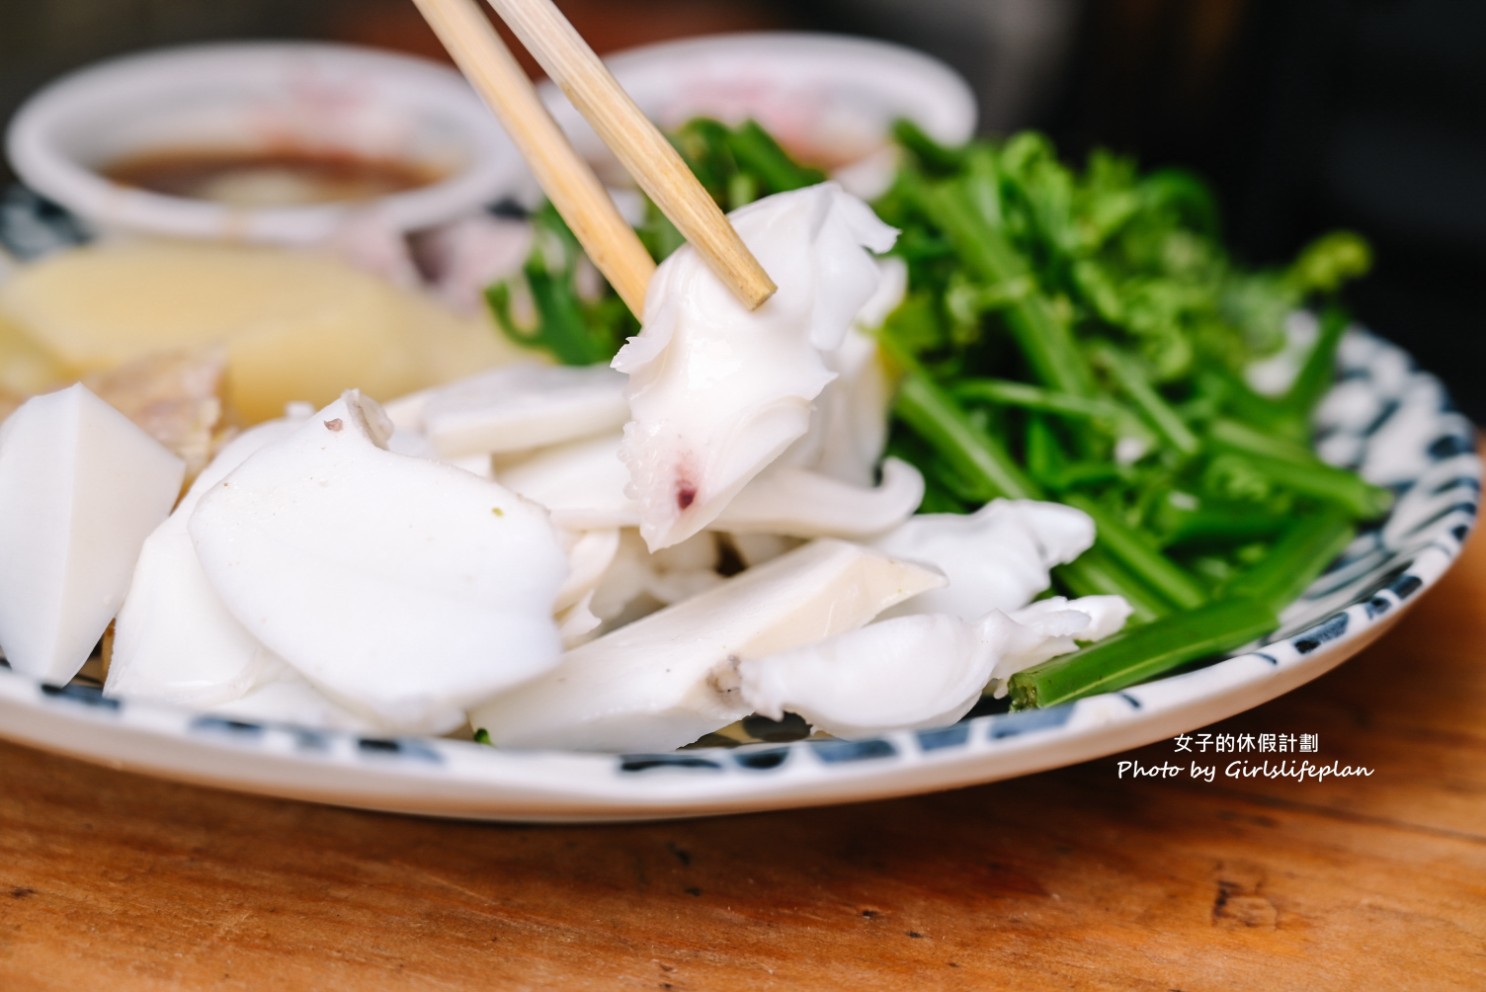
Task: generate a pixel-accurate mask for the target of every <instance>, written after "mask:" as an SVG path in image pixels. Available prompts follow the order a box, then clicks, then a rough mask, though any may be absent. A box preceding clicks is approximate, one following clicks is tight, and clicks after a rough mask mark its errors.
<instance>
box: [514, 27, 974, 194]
mask: <svg viewBox="0 0 1486 992" xmlns="http://www.w3.org/2000/svg"><path fill="white" fill-rule="evenodd" d="M604 63H605V65H607V66H608V67H609V70H610V71H611V72H612V73H613V74H614V78H615V79H617V80H618V81H619V83H620V85H621V86H623V87H624V89H625V91H626V92H628V93H629V95H630V96H631V97H633V98H634V101H635V103H636V104H638V105H639V107H640V109H641V110H643V111H644V112H645V114H646V116H648V117H649V118H650V119H651V120H653V121H655V122H656V123H657V124H659V125H660V126H661V127H662V128H663V129H667V128H674V127H677V126H679V125H681V124H684V123H685V122H686V121H688V120H690V119H691V118H693V117H698V116H706V117H715V118H718V119H720V120H723V121H725V122H727V123H729V124H737V123H741V122H742V121H744V120H748V119H753V120H756V121H758V122H759V123H760V124H762V125H763V126H764V127H765V129H767V130H768V131H769V132H770V133H771V134H772V135H773V136H774V137H775V138H776V139H777V140H778V141H779V142H780V144H781V145H783V146H784V148H785V149H786V150H787V151H789V152H790V153H791V154H792V155H793V156H794V157H795V158H797V159H799V160H801V161H804V162H805V163H807V164H810V165H814V166H817V167H819V168H823V169H825V170H827V171H829V172H831V173H832V174H833V175H834V176H835V177H836V178H837V179H839V180H841V181H842V182H843V183H844V184H845V185H847V186H848V187H849V188H852V189H853V191H855V192H858V193H859V194H861V195H864V196H871V195H875V194H877V193H880V192H881V191H882V187H883V186H885V184H886V181H887V180H888V179H890V178H891V175H892V166H893V160H892V158H891V151H890V149H889V148H888V137H889V134H890V131H891V128H892V124H893V122H894V121H896V120H898V119H899V118H904V117H906V118H909V119H911V120H913V121H915V122H916V123H917V124H918V125H919V126H920V127H922V128H923V129H924V130H925V131H926V132H928V133H929V134H930V135H932V136H933V137H935V138H937V139H939V140H940V141H943V142H946V143H951V144H958V143H960V142H963V141H966V140H968V139H969V138H970V137H971V136H972V135H974V134H975V128H976V121H977V110H976V100H975V94H974V93H973V92H972V91H971V89H970V86H969V84H968V83H966V82H965V80H964V79H963V78H962V77H961V76H960V75H959V74H958V73H956V72H955V70H953V69H951V68H950V67H949V66H948V65H946V64H945V63H943V62H941V61H939V60H938V59H936V58H933V57H932V56H929V55H926V54H924V53H922V52H918V51H914V50H913V49H909V48H904V47H902V46H900V45H894V44H891V43H889V42H885V41H877V40H873V39H868V38H851V37H846V36H844V35H827V34H814V33H809V32H790V31H769V32H757V33H747V34H719V35H711V36H707V37H702V38H690V39H684V40H681V41H668V42H663V43H660V44H655V45H644V46H641V47H638V48H631V49H627V50H625V51H620V52H614V53H612V54H609V55H606V56H605V57H604ZM542 92H543V97H544V99H545V100H546V102H547V105H548V107H549V109H551V111H552V113H553V116H554V117H555V118H556V119H557V122H558V123H559V124H560V125H561V126H562V128H563V130H564V131H566V132H567V133H568V136H569V137H570V138H571V139H572V140H573V144H574V146H575V147H576V148H577V149H578V151H579V153H580V154H582V155H583V156H584V157H585V158H587V159H589V160H590V161H592V162H594V163H595V165H596V166H597V167H598V169H599V171H600V174H601V175H604V176H605V177H606V178H609V177H613V176H617V175H618V173H616V172H615V169H616V168H617V164H615V163H613V161H612V158H611V157H610V155H609V152H608V150H607V149H606V148H605V147H604V145H603V143H602V142H601V141H600V140H599V138H598V135H597V134H595V133H594V131H593V129H592V128H590V127H589V126H588V124H587V122H585V121H584V120H583V118H582V117H581V116H579V114H578V112H577V111H576V110H574V109H573V107H572V105H571V104H570V103H568V101H567V99H566V97H564V96H563V95H562V94H561V92H560V91H559V90H558V89H557V87H556V86H554V85H553V84H552V83H551V82H547V83H543V84H542Z"/></svg>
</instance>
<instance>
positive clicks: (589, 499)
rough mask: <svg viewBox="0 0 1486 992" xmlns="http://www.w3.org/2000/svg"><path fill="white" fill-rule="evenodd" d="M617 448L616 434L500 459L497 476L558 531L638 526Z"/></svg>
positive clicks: (601, 435)
mask: <svg viewBox="0 0 1486 992" xmlns="http://www.w3.org/2000/svg"><path fill="white" fill-rule="evenodd" d="M619 444H620V435H619V433H618V432H617V431H615V432H612V433H608V434H600V435H597V436H595V437H589V438H583V439H581V440H577V441H569V442H567V443H565V444H554V445H551V446H550V447H546V448H542V449H541V450H540V451H535V452H533V453H531V454H529V455H524V456H522V457H519V458H515V459H502V460H501V462H500V464H499V466H498V467H497V471H496V477H497V478H499V479H500V481H501V485H503V486H505V487H506V488H508V489H510V490H512V491H513V492H518V493H520V494H521V495H522V496H525V497H526V498H527V499H529V500H532V501H533V502H536V503H540V504H541V505H542V506H544V507H546V508H547V510H548V512H550V513H551V514H552V522H553V523H554V524H556V525H557V526H559V527H564V528H567V529H569V530H607V529H612V528H615V527H637V526H639V523H640V508H639V505H638V504H636V503H635V501H634V500H633V499H631V498H630V497H629V496H627V495H626V494H625V488H626V487H627V486H628V485H629V475H628V474H627V473H626V472H625V469H624V463H623V462H621V461H620V460H619Z"/></svg>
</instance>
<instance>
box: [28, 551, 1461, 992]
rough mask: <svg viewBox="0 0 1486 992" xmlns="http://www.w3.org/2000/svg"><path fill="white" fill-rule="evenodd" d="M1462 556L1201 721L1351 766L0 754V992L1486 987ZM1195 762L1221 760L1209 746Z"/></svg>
mask: <svg viewBox="0 0 1486 992" xmlns="http://www.w3.org/2000/svg"><path fill="white" fill-rule="evenodd" d="M1483 634H1486V542H1483V541H1482V540H1477V541H1475V542H1474V544H1473V545H1472V546H1471V547H1470V548H1469V549H1468V550H1467V553H1466V555H1465V556H1464V558H1463V559H1462V561H1461V562H1460V563H1459V564H1458V565H1457V566H1456V568H1455V570H1454V571H1453V572H1452V573H1451V574H1450V575H1449V576H1447V578H1446V579H1445V580H1444V582H1443V583H1442V584H1441V585H1440V587H1438V588H1437V589H1435V590H1433V591H1432V592H1431V593H1430V594H1428V595H1427V597H1426V598H1425V599H1424V601H1423V602H1421V603H1420V604H1419V605H1418V607H1417V608H1416V610H1415V611H1414V612H1413V613H1412V614H1411V615H1410V616H1409V617H1408V618H1407V619H1406V620H1405V621H1404V622H1403V623H1402V624H1401V625H1400V626H1399V627H1398V628H1397V629H1395V630H1394V631H1393V632H1392V633H1391V634H1389V635H1388V636H1387V637H1386V638H1385V639H1384V640H1383V641H1381V642H1380V643H1379V644H1377V645H1375V646H1374V647H1372V648H1371V649H1369V650H1368V651H1367V652H1365V653H1364V654H1362V655H1360V656H1359V657H1357V658H1355V659H1353V660H1352V661H1350V662H1348V663H1347V664H1345V665H1343V666H1342V667H1341V668H1340V669H1338V670H1337V671H1335V672H1333V673H1332V674H1330V675H1328V676H1326V677H1324V678H1322V679H1320V680H1319V681H1317V682H1315V683H1312V684H1311V685H1308V686H1306V687H1304V688H1303V689H1301V690H1298V691H1296V692H1294V693H1292V694H1290V695H1289V696H1286V697H1284V698H1282V699H1280V700H1277V701H1275V702H1273V703H1270V704H1268V705H1265V706H1263V707H1261V708H1259V709H1256V710H1253V711H1251V712H1249V713H1247V714H1244V715H1242V716H1240V717H1237V718H1235V719H1232V720H1228V721H1224V722H1223V723H1222V724H1219V725H1217V726H1215V727H1212V728H1207V729H1209V730H1211V731H1214V732H1232V733H1244V732H1249V733H1255V734H1258V733H1294V734H1301V733H1308V734H1317V735H1318V737H1319V745H1320V753H1319V755H1316V756H1315V757H1316V758H1318V759H1320V760H1322V761H1325V762H1330V761H1332V760H1339V761H1341V762H1342V763H1343V764H1346V765H1359V766H1366V767H1368V768H1371V769H1373V772H1374V774H1373V775H1372V776H1371V777H1369V778H1351V779H1337V780H1332V781H1328V782H1324V783H1318V782H1314V781H1308V782H1297V781H1294V780H1288V779H1281V780H1273V781H1269V780H1265V779H1246V780H1237V781H1231V780H1230V781H1225V780H1224V779H1223V778H1221V777H1219V779H1218V780H1217V781H1216V782H1215V783H1213V784H1208V783H1205V782H1201V781H1193V780H1192V779H1191V778H1190V777H1188V776H1185V775H1184V776H1183V777H1181V778H1178V779H1170V780H1160V779H1140V780H1136V781H1132V780H1130V779H1128V778H1126V779H1124V780H1121V779H1119V778H1118V777H1117V768H1118V765H1117V762H1118V761H1119V760H1130V759H1132V758H1135V759H1139V760H1141V761H1144V762H1147V763H1151V764H1159V763H1161V762H1163V761H1167V760H1182V761H1186V760H1187V759H1188V758H1189V757H1190V756H1187V755H1175V754H1173V749H1174V745H1173V743H1172V742H1169V741H1168V742H1163V743H1161V744H1158V745H1155V746H1152V747H1150V748H1146V749H1143V750H1141V751H1138V752H1134V753H1132V754H1129V755H1122V756H1119V757H1118V758H1109V759H1103V760H1099V761H1094V762H1090V763H1088V764H1084V765H1080V766H1078V767H1074V768H1068V769H1063V770H1060V771H1056V772H1051V773H1046V774H1042V775H1037V776H1033V777H1029V778H1024V779H1020V780H1017V781H1011V782H1004V783H999V784H996V785H990V786H981V787H977V788H971V789H964V790H961V791H957V792H951V793H945V794H940V795H932V796H925V797H920V798H914V799H906V800H898V801H892V802H882V803H875V804H865V805H854V806H843V807H836V808H831V809H816V810H804V811H796V812H788V813H777V814H759V815H752V816H739V817H732V818H727V819H719V820H704V821H689V822H676V823H662V824H647V825H626V826H598V827H593V826H583V827H527V826H491V825H481V824H466V823H452V822H440V821H433V820H420V819H415V818H411V817H399V816H389V815H380V814H371V813H359V812H352V811H346V810H339V809H331V808H323V807H317V806H312V805H307V804H303V803H296V802H288V801H276V800H269V799H260V798H253V797H247V796H239V795H234V794H230V793H226V792H218V791H213V790H207V789H198V788H192V787H187V786H182V785H176V784H172V783H168V782H161V781H154V780H151V779H147V778H142V777H137V776H132V775H126V774H121V773H117V772H111V771H108V770H106V769H103V768H97V767H93V766H90V765H85V764H81V763H78V762H74V761H70V760H66V759H63V758H57V757H52V756H49V755H45V754H41V753H38V752H34V751H30V750H27V749H25V748H21V747H16V746H13V745H9V744H0V989H3V990H5V992H29V990H32V989H57V990H76V989H87V988H100V989H104V990H107V992H131V990H145V989H222V990H226V989H243V990H258V989H574V990H583V989H657V990H661V989H671V990H678V992H679V990H709V989H748V990H766V989H850V990H855V989H864V990H870V989H920V988H923V989H977V990H978V989H996V988H1008V989H1139V990H1144V989H1150V990H1156V992H1166V990H1172V989H1177V990H1182V992H1204V990H1224V992H1226V990H1235V989H1266V990H1284V989H1306V990H1329V989H1338V990H1378V989H1389V990H1392V989H1431V990H1432V989H1461V990H1467V989H1468V990H1478V989H1482V988H1486V651H1483V643H1482V642H1483ZM1217 757H1218V756H1214V760H1216V758H1217Z"/></svg>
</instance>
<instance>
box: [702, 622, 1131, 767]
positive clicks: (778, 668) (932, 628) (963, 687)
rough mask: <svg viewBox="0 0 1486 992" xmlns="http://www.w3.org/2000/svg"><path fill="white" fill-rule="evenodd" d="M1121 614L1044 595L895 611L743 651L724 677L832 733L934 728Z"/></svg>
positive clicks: (752, 698)
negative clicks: (1021, 604) (979, 611)
mask: <svg viewBox="0 0 1486 992" xmlns="http://www.w3.org/2000/svg"><path fill="white" fill-rule="evenodd" d="M1089 600H1096V601H1097V602H1089ZM1111 601H1113V602H1111ZM1128 615H1129V607H1128V605H1126V604H1125V602H1124V600H1122V599H1120V598H1119V597H1118V596H1095V597H1088V598H1087V599H1085V600H1074V601H1072V602H1069V601H1067V600H1062V599H1056V600H1045V601H1042V602H1038V603H1034V604H1032V605H1031V606H1029V607H1026V608H1025V609H1022V610H1017V611H1014V612H1012V613H1010V614H1007V613H1003V612H1002V611H1000V610H991V611H990V612H988V613H987V614H986V615H985V616H983V617H981V618H980V619H979V620H977V621H967V620H963V619H961V618H960V617H957V616H951V615H949V614H944V613H934V614H917V615H913V616H901V617H895V618H892V619H888V620H882V621H879V622H877V623H874V624H870V625H868V626H866V627H862V628H860V629H858V630H853V631H848V632H847V633H844V634H839V635H837V636H836V637H832V638H829V639H827V640H825V641H822V642H820V643H817V644H809V645H805V646H803V647H799V648H795V649H794V650H791V651H785V652H781V653H779V654H775V655H770V656H767V657H761V658H744V659H741V660H739V661H738V662H737V664H736V665H735V666H734V669H733V672H732V674H731V677H730V678H724V679H723V682H724V684H735V685H736V686H737V688H738V691H739V693H740V694H741V695H742V696H743V698H744V699H745V700H746V701H747V702H748V704H749V705H750V706H751V707H752V708H753V709H754V710H755V711H756V712H758V713H759V714H761V715H763V716H768V717H772V718H774V719H778V718H780V717H782V716H783V715H784V713H785V712H786V711H788V712H793V713H797V714H799V715H800V716H801V717H802V718H804V720H805V721H806V722H807V723H809V724H810V725H811V727H813V728H814V729H815V730H818V731H823V732H825V733H828V734H831V735H832V736H835V737H843V738H852V737H863V736H868V735H871V734H879V733H886V732H888V731H892V730H912V729H921V728H929V727H941V726H946V725H948V724H951V723H954V722H955V721H956V720H958V719H959V718H960V717H962V716H964V715H965V714H966V713H967V712H969V711H970V708H971V707H972V706H974V705H975V702H976V700H978V699H980V697H981V695H982V693H983V692H984V691H985V689H986V686H987V685H988V684H996V685H1001V684H1004V680H1005V679H1007V678H1010V677H1011V675H1013V674H1015V673H1016V672H1018V671H1021V670H1022V669H1023V668H1028V667H1030V666H1032V665H1035V664H1037V663H1039V662H1042V661H1046V660H1047V659H1048V658H1053V657H1056V656H1058V655H1060V654H1067V653H1069V652H1071V651H1074V650H1077V647H1078V644H1077V642H1079V641H1093V640H1098V639H1100V638H1102V637H1106V636H1108V635H1109V634H1110V633H1113V631H1114V630H1116V629H1118V628H1119V626H1120V625H1121V624H1123V623H1124V621H1125V618H1126V616H1128Z"/></svg>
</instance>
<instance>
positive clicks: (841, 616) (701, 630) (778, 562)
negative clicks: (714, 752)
mask: <svg viewBox="0 0 1486 992" xmlns="http://www.w3.org/2000/svg"><path fill="white" fill-rule="evenodd" d="M942 581H943V579H942V577H941V576H940V575H939V574H938V573H936V572H933V571H930V570H928V569H924V568H920V567H918V566H916V565H911V564H908V563H905V562H900V561H895V560H893V559H891V558H888V557H887V556H885V555H882V554H878V553H876V552H873V551H870V550H868V549H866V548H862V547H860V546H857V545H853V544H847V543H844V542H840V541H830V540H823V541H816V542H814V543H812V544H808V545H805V546H804V547H801V548H799V549H796V550H795V551H792V552H790V553H789V554H787V555H784V556H782V557H780V558H776V559H774V560H773V561H771V562H768V563H767V564H764V565H760V566H759V567H757V568H754V569H749V570H748V571H745V572H742V573H740V574H739V575H737V576H734V577H733V578H731V579H729V580H727V581H726V582H724V583H722V584H721V585H719V586H717V587H716V588H714V589H711V590H709V591H707V592H704V593H702V594H701V595H699V596H696V597H694V598H692V599H688V600H684V601H682V602H680V603H677V604H676V605H674V606H671V607H668V608H666V609H664V610H661V611H660V612H658V613H654V614H651V615H650V616H648V617H645V618H644V619H641V620H637V621H635V622H634V623H632V624H629V625H627V626H624V627H621V628H619V629H618V630H615V631H613V632H612V633H609V634H606V635H604V636H603V637H600V638H598V639H597V640H594V641H591V642H589V643H588V644H585V645H583V646H582V647H579V648H577V649H575V650H573V651H570V652H569V653H568V654H566V655H564V656H563V659H562V662H561V664H559V665H558V666H557V667H556V668H554V669H553V670H552V671H550V672H548V673H547V674H545V675H543V676H541V677H539V678H537V679H534V680H533V681H531V682H528V683H527V684H525V685H523V686H519V687H517V688H516V689H513V690H511V691H510V692H506V693H503V694H501V695H499V696H497V697H495V698H494V699H492V700H490V701H489V702H486V703H484V704H482V705H480V706H478V707H476V708H475V709H474V710H473V711H472V712H471V714H470V722H471V724H472V725H473V726H475V727H483V728H484V729H485V730H486V731H487V732H488V733H489V734H490V738H491V740H492V741H493V742H494V743H496V744H499V745H502V746H505V747H513V748H514V747H519V748H571V749H576V750H584V751H656V750H670V749H672V748H676V747H680V746H681V745H683V744H688V743H690V742H691V741H694V740H696V739H697V738H698V737H700V736H701V735H702V734H705V733H707V732H708V731H712V730H716V729H718V728H719V727H724V726H726V725H727V724H729V723H732V722H733V721H735V720H738V719H740V718H741V717H743V716H746V715H747V714H748V713H749V712H750V711H751V710H752V706H751V705H750V704H749V703H747V702H746V701H744V700H743V699H742V698H741V696H740V695H739V694H738V693H737V692H735V691H734V692H728V691H724V690H723V689H722V687H721V686H719V685H718V683H717V681H716V676H717V675H718V674H719V673H725V672H727V671H729V670H730V664H731V660H732V659H735V658H749V657H755V656H763V655H768V654H773V653H776V652H780V651H784V650H787V649H789V648H792V647H796V646H799V645H802V644H809V643H811V642H814V641H818V640H821V639H823V638H826V637H830V636H832V635H833V634H837V633H840V632H841V631H844V630H848V629H851V628H852V627H856V626H858V625H860V624H862V623H864V622H866V621H867V620H869V619H871V618H872V617H873V616H875V615H877V614H878V613H879V612H881V611H882V610H883V609H885V608H886V607H888V606H890V605H892V604H893V603H896V602H898V601H900V600H902V599H904V598H906V597H908V596H912V595H913V594H914V593H916V592H921V591H922V590H924V589H928V588H932V587H933V586H935V585H937V584H939V583H940V582H942Z"/></svg>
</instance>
